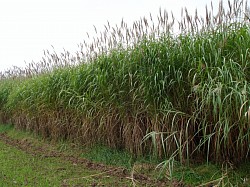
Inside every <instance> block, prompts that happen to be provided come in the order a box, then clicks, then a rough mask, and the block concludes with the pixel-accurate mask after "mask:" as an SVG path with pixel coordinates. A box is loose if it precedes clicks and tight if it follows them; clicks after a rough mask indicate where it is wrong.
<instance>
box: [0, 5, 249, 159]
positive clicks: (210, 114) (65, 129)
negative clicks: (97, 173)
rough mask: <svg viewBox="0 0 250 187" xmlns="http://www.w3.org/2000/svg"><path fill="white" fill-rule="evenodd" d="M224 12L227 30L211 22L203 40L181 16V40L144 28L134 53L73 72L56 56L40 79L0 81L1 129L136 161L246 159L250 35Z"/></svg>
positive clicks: (95, 60)
mask: <svg viewBox="0 0 250 187" xmlns="http://www.w3.org/2000/svg"><path fill="white" fill-rule="evenodd" d="M233 5H234V6H235V7H237V6H239V7H240V6H241V5H242V4H237V3H234V4H233ZM233 5H231V6H233ZM220 8H221V7H220ZM236 10H238V11H239V10H240V9H236ZM220 11H221V10H220ZM220 11H219V13H218V15H219V17H220V18H224V19H225V21H224V22H223V23H221V20H222V19H218V20H219V21H217V20H215V19H213V18H215V17H212V18H211V15H210V14H207V23H206V25H205V26H206V27H204V25H203V27H202V29H201V30H200V31H199V32H194V30H195V29H197V28H198V26H197V27H195V24H193V25H192V23H197V20H199V19H198V17H195V19H194V20H193V21H192V20H191V17H190V16H189V15H188V14H186V18H185V19H186V20H187V25H188V26H187V27H186V28H187V29H186V30H185V32H184V31H183V32H182V33H181V34H179V35H177V36H176V35H172V34H171V32H169V28H168V32H166V31H165V32H161V33H160V34H159V33H158V34H157V36H156V33H157V32H156V31H159V30H160V29H158V30H156V31H154V30H152V29H151V31H150V32H149V33H148V34H145V31H144V30H145V29H144V30H143V27H142V25H146V23H147V22H146V21H145V19H143V20H144V22H141V28H139V30H140V32H141V33H143V34H140V33H139V34H138V33H137V32H135V33H136V34H137V35H136V34H135V35H134V36H138V37H139V38H140V40H136V42H134V43H133V45H132V46H131V45H130V46H129V45H118V44H117V45H115V47H111V49H109V51H108V52H104V51H103V50H102V51H101V50H100V51H99V53H98V55H96V54H97V53H94V56H93V55H92V52H94V49H93V51H92V52H90V54H89V56H88V59H89V60H88V62H89V61H90V62H91V63H80V64H79V63H75V64H78V65H74V66H69V65H61V64H59V65H58V62H59V61H63V60H58V57H57V58H56V57H55V56H53V55H52V60H53V59H57V60H55V62H54V64H56V66H55V67H56V68H54V69H53V70H51V67H50V66H49V68H48V69H49V71H44V69H46V68H43V66H42V68H41V69H38V70H37V72H39V73H37V74H33V73H30V72H31V71H29V73H28V74H26V76H23V74H22V73H21V75H19V76H17V78H13V76H9V78H4V79H2V80H1V81H0V104H1V105H0V118H1V121H2V122H3V123H7V122H9V123H13V124H15V125H16V127H19V128H24V129H29V130H32V131H35V132H37V133H39V134H41V135H43V136H44V137H49V138H52V139H70V140H72V141H75V142H80V143H82V144H94V143H102V144H106V145H108V146H110V147H115V148H121V149H126V150H129V151H130V152H132V153H134V154H135V155H141V154H144V153H150V154H155V155H158V156H166V157H177V158H178V159H179V160H181V161H182V162H185V161H189V159H190V158H197V157H200V156H201V157H203V158H205V159H208V160H215V161H220V160H224V159H228V160H232V161H235V162H237V161H241V160H246V159H247V158H248V157H249V151H250V128H249V127H250V122H249V120H248V117H247V116H245V112H247V111H248V107H249V106H250V101H249V96H250V95H249V94H250V85H249V81H250V77H249V75H250V51H249V50H250V31H249V29H250V28H249V24H248V23H247V22H232V20H231V22H230V21H228V19H226V18H227V16H228V15H229V13H230V16H232V15H236V13H235V12H234V13H235V14H233V13H232V12H233V8H232V9H231V8H230V12H229V13H228V14H227V15H226V14H225V13H221V12H220ZM164 15H165V17H166V14H165V13H164ZM208 15H210V18H209V16H208ZM162 17H163V18H164V16H162V15H161V16H160V17H159V18H162ZM210 19H211V20H213V22H212V23H213V27H211V22H209V20H210ZM160 23H161V24H162V23H165V21H164V20H163V21H160ZM184 23H185V22H184ZM135 25H136V24H135ZM162 25H163V27H164V28H165V27H166V25H167V26H170V25H171V24H162ZM180 25H182V26H183V23H181V24H180ZM190 25H191V26H192V29H190V30H189V32H187V30H188V27H189V26H190ZM122 27H124V26H122ZM137 27H139V26H138V25H137ZM163 27H162V28H163ZM135 28H136V26H135ZM194 28H195V29H194ZM182 29H183V28H182ZM118 30H119V29H118ZM135 31H136V29H135ZM131 32H132V31H131ZM117 33H118V32H117ZM131 35H132V34H131ZM126 36H127V35H126ZM111 37H114V36H111ZM131 38H132V39H133V37H132V36H131ZM133 40H134V39H133ZM118 41H120V40H118ZM127 43H129V42H127ZM97 46H98V45H97ZM92 47H93V46H92ZM77 54H78V53H77ZM78 55H79V54H78ZM68 59H69V58H68ZM72 59H73V58H71V60H72ZM75 59H77V60H79V59H80V60H79V61H81V59H82V60H83V58H80V57H79V56H77V57H76V58H75ZM69 61H70V60H69ZM69 64H72V63H71V62H70V63H69ZM45 66H46V65H45ZM31 74H32V76H31Z"/></svg>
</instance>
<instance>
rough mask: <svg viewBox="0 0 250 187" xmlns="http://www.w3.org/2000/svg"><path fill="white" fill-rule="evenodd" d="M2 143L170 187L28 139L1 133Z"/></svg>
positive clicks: (43, 156)
mask: <svg viewBox="0 0 250 187" xmlns="http://www.w3.org/2000/svg"><path fill="white" fill-rule="evenodd" d="M0 141H2V142H4V143H5V144H8V145H10V146H13V147H16V148H18V149H20V150H22V151H24V152H25V153H28V154H31V155H33V156H39V157H42V158H47V157H54V158H59V159H61V160H64V161H68V162H71V163H72V164H77V165H83V167H85V168H86V169H91V170H98V171H100V172H103V173H105V174H109V175H111V176H114V177H119V178H123V179H127V180H135V181H136V182H137V183H139V184H146V185H147V186H169V185H170V184H169V182H167V181H160V180H154V179H151V178H149V177H148V176H146V175H143V174H137V173H134V174H133V176H131V173H129V171H128V170H127V169H125V168H122V167H114V166H108V165H105V164H101V163H94V162H91V161H90V160H88V159H85V158H82V157H76V156H74V155H69V154H66V153H63V152H60V151H56V150H49V149H48V146H46V145H42V146H37V145H34V144H33V142H32V141H30V140H28V139H14V138H11V137H9V136H8V135H7V134H6V133H0ZM170 186H175V187H177V186H183V184H181V183H180V182H174V183H172V185H170Z"/></svg>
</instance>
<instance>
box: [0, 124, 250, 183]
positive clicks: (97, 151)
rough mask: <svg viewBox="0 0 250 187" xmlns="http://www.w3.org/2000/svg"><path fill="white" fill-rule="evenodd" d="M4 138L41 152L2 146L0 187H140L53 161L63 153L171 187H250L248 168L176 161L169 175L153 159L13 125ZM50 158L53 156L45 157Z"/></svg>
mask: <svg viewBox="0 0 250 187" xmlns="http://www.w3.org/2000/svg"><path fill="white" fill-rule="evenodd" d="M3 133H5V135H7V136H8V137H10V138H12V139H13V140H19V142H18V144H24V142H26V143H27V142H28V144H27V145H29V147H33V148H32V149H34V150H39V153H40V154H34V150H33V152H31V151H30V149H29V148H28V147H27V148H26V149H25V150H26V151H25V150H24V149H23V148H22V150H20V147H19V148H18V146H13V145H8V144H6V143H5V142H3V141H0V148H1V152H0V165H1V168H0V186H77V185H78V186H91V185H92V186H93V185H97V186H101V185H104V186H132V185H134V184H135V185H137V186H138V185H139V184H140V180H139V179H137V180H136V179H135V180H134V183H133V182H132V180H130V179H128V178H125V177H119V175H118V176H114V175H113V174H114V173H113V174H112V173H109V172H108V171H107V169H106V171H101V170H100V165H97V167H96V168H95V167H91V168H89V167H85V165H83V164H79V163H78V162H73V163H72V159H67V157H66V156H64V157H61V156H55V155H57V154H61V153H63V154H65V155H76V157H77V158H86V159H88V160H90V161H91V162H93V163H99V164H106V165H110V166H115V167H117V168H121V167H122V168H126V170H127V171H128V174H129V175H131V176H132V177H133V174H143V175H144V176H148V177H150V178H152V179H153V181H157V180H158V181H160V180H162V181H163V180H165V181H167V182H168V184H171V185H172V186H175V185H177V184H180V183H182V184H185V186H199V185H201V186H206V185H208V184H210V185H211V184H213V185H218V186H230V185H234V186H249V185H250V183H249V178H250V173H249V171H250V164H249V163H245V164H244V165H242V166H238V167H234V166H231V167H229V166H228V165H227V166H226V165H214V164H196V165H190V166H189V167H187V166H183V165H181V164H179V163H178V162H174V163H173V164H174V170H173V171H174V172H173V173H169V171H171V170H168V169H166V168H165V170H161V169H160V168H159V169H155V167H156V166H157V165H156V163H157V162H159V161H157V160H156V159H153V158H142V157H141V158H137V159H135V158H134V157H133V156H132V155H130V154H129V153H127V152H124V151H120V150H115V149H110V148H107V147H105V146H100V145H98V146H93V147H91V148H90V147H89V148H86V147H81V146H80V145H75V144H72V143H70V142H65V141H61V142H57V143H55V142H54V143H53V142H49V141H48V140H44V139H42V138H41V137H39V136H37V135H34V134H31V133H29V132H24V131H19V130H16V129H14V128H13V126H11V125H0V134H3ZM55 151H57V154H55ZM36 153H37V152H36ZM49 153H54V154H50V155H53V156H48V154H49ZM46 155H47V156H46ZM62 158H63V159H62ZM65 158H66V159H65ZM112 169H113V168H112ZM112 169H111V170H112ZM177 181H178V182H177ZM144 182H145V181H144ZM151 182H152V181H151ZM151 182H149V184H145V183H144V184H143V185H144V186H146V185H148V186H156V183H155V184H153V183H151ZM162 184H166V183H162Z"/></svg>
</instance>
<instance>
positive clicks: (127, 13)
mask: <svg viewBox="0 0 250 187" xmlns="http://www.w3.org/2000/svg"><path fill="white" fill-rule="evenodd" d="M210 2H211V0H126V1H125V0H0V71H3V70H6V69H8V68H10V67H12V66H18V67H21V66H25V61H26V62H27V63H30V62H31V61H32V60H34V61H35V62H36V61H39V60H40V59H41V57H42V56H43V50H44V49H48V50H52V47H51V45H53V46H54V47H55V49H56V51H60V50H62V49H63V48H65V49H66V50H69V51H72V52H73V51H75V50H76V49H77V44H79V43H81V41H83V40H84V38H85V37H86V32H89V33H91V32H93V31H94V29H93V25H95V26H96V27H97V28H98V30H99V31H101V30H103V29H104V27H103V26H104V25H106V23H107V21H109V22H110V24H111V26H112V25H115V24H119V23H120V22H121V20H122V18H123V19H124V20H125V22H127V23H128V24H129V23H132V22H133V21H134V20H138V19H140V17H143V16H149V13H152V15H155V16H156V15H158V12H159V8H160V7H161V8H162V9H166V10H167V11H168V12H169V13H170V12H171V11H173V13H174V16H175V17H176V18H178V17H180V13H181V7H187V9H188V10H189V12H194V10H195V8H197V9H198V14H201V13H204V12H205V5H206V4H209V6H210ZM213 4H216V5H217V4H218V1H217V0H214V1H213Z"/></svg>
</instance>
